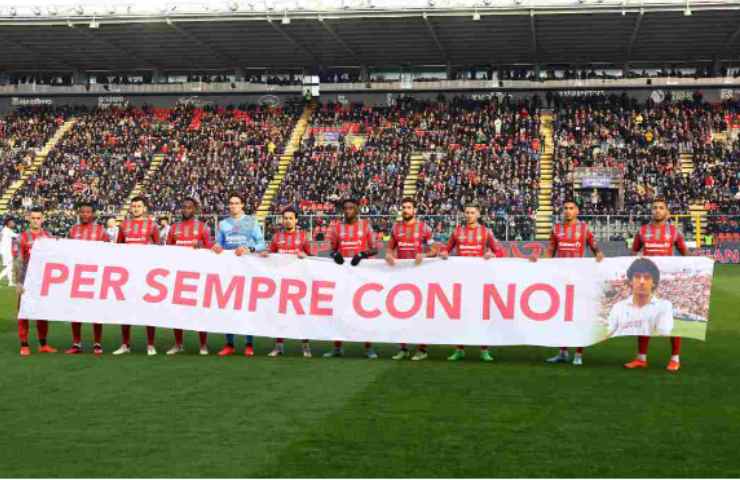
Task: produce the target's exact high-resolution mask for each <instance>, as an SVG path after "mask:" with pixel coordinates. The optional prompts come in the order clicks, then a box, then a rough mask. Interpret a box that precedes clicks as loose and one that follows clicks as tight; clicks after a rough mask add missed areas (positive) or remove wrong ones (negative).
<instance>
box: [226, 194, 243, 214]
mask: <svg viewBox="0 0 740 480" xmlns="http://www.w3.org/2000/svg"><path fill="white" fill-rule="evenodd" d="M229 213H230V214H231V215H232V216H234V217H237V216H240V215H242V214H243V213H244V197H243V196H242V194H241V193H236V192H234V193H230V194H229Z"/></svg>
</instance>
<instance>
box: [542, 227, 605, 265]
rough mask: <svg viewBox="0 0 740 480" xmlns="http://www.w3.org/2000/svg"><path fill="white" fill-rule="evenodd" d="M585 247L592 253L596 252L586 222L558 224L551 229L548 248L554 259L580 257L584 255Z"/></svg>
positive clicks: (594, 241) (594, 242)
mask: <svg viewBox="0 0 740 480" xmlns="http://www.w3.org/2000/svg"><path fill="white" fill-rule="evenodd" d="M586 246H588V248H590V249H591V252H593V253H595V252H596V251H597V250H598V247H597V246H596V239H595V238H594V234H593V233H591V230H590V229H589V228H588V224H587V223H586V222H575V223H573V224H567V223H558V224H557V225H555V226H553V227H552V233H551V234H550V248H552V252H553V256H554V257H560V258H571V257H582V256H584V255H585V254H586Z"/></svg>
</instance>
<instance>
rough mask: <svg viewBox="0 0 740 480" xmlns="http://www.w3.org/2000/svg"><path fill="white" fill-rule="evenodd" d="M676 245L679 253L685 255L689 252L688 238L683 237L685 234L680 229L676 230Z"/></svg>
mask: <svg viewBox="0 0 740 480" xmlns="http://www.w3.org/2000/svg"><path fill="white" fill-rule="evenodd" d="M675 245H676V249H677V250H678V253H680V254H681V255H683V256H684V257H685V256H687V255H688V254H689V248H688V247H687V246H686V240H685V239H684V238H683V235H682V234H681V232H679V231H676V241H675Z"/></svg>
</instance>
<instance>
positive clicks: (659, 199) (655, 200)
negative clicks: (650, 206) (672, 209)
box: [653, 197, 668, 208]
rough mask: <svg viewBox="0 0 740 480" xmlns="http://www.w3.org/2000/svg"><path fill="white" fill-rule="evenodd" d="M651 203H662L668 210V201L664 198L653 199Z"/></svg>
mask: <svg viewBox="0 0 740 480" xmlns="http://www.w3.org/2000/svg"><path fill="white" fill-rule="evenodd" d="M653 203H664V204H665V206H666V208H668V201H667V200H666V199H665V198H664V197H655V198H654V199H653Z"/></svg>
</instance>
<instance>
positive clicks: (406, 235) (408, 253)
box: [388, 220, 432, 259]
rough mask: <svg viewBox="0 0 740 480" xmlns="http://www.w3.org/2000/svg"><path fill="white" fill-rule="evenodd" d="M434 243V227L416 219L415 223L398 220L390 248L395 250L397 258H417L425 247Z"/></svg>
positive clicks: (392, 230) (394, 227) (392, 231)
mask: <svg viewBox="0 0 740 480" xmlns="http://www.w3.org/2000/svg"><path fill="white" fill-rule="evenodd" d="M431 243H432V229H431V228H429V227H428V226H427V224H426V223H424V222H420V221H418V220H414V222H413V223H410V224H408V223H406V222H396V223H395V224H394V225H393V228H392V229H391V239H390V240H389V241H388V248H389V249H390V250H391V251H395V253H396V258H400V259H408V258H416V254H417V253H424V247H425V246H428V245H431Z"/></svg>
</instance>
